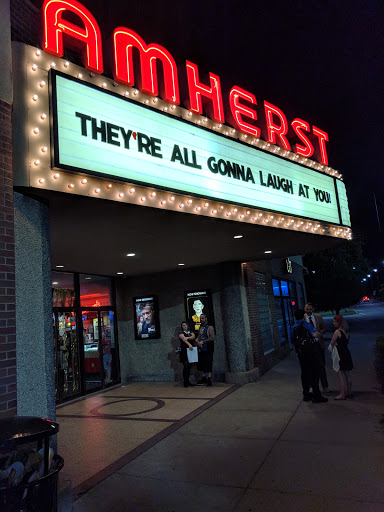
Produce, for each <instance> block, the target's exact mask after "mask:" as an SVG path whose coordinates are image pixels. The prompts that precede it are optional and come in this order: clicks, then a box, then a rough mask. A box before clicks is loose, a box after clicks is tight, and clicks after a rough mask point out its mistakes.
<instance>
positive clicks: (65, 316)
mask: <svg viewBox="0 0 384 512" xmlns="http://www.w3.org/2000/svg"><path fill="white" fill-rule="evenodd" d="M53 324H54V331H53V332H54V347H55V359H56V396H57V399H58V400H59V401H62V400H65V399H66V398H69V397H74V396H76V395H78V394H80V392H81V389H80V360H79V340H78V330H77V319H76V313H75V312H74V311H57V310H56V311H55V312H54V313H53Z"/></svg>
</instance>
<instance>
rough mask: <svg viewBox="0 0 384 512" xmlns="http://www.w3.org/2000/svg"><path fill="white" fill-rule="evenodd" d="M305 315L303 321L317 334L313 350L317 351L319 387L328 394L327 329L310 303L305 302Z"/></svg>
mask: <svg viewBox="0 0 384 512" xmlns="http://www.w3.org/2000/svg"><path fill="white" fill-rule="evenodd" d="M304 311H305V315H304V320H305V321H306V322H308V323H310V324H311V325H312V327H313V328H314V329H315V330H316V331H317V332H318V333H319V335H318V344H317V345H316V346H315V350H316V351H317V355H318V357H319V360H320V361H319V362H320V366H319V377H320V382H321V387H322V388H323V393H327V392H328V390H329V389H328V388H329V386H328V379H327V372H326V370H325V343H324V338H323V336H324V334H325V333H326V332H327V328H326V327H325V323H324V320H323V317H322V316H321V315H318V314H317V313H314V308H313V304H312V303H311V302H307V304H306V305H305V307H304Z"/></svg>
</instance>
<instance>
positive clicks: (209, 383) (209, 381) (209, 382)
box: [207, 377, 212, 388]
mask: <svg viewBox="0 0 384 512" xmlns="http://www.w3.org/2000/svg"><path fill="white" fill-rule="evenodd" d="M207 386H208V387H209V388H211V387H212V381H211V379H210V378H209V377H208V379H207Z"/></svg>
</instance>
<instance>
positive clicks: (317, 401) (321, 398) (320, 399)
mask: <svg viewBox="0 0 384 512" xmlns="http://www.w3.org/2000/svg"><path fill="white" fill-rule="evenodd" d="M325 402H328V398H325V396H318V397H317V398H312V403H313V404H324V403H325Z"/></svg>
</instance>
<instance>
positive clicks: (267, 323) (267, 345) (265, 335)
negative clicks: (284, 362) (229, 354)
mask: <svg viewBox="0 0 384 512" xmlns="http://www.w3.org/2000/svg"><path fill="white" fill-rule="evenodd" d="M255 279H256V300H257V306H258V311H259V323H260V329H261V341H262V344H263V347H264V354H265V353H267V352H270V351H271V350H273V349H274V348H275V347H274V345H273V331H272V318H271V311H270V309H269V301H268V294H267V286H266V283H265V275H264V274H261V273H259V272H255Z"/></svg>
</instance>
